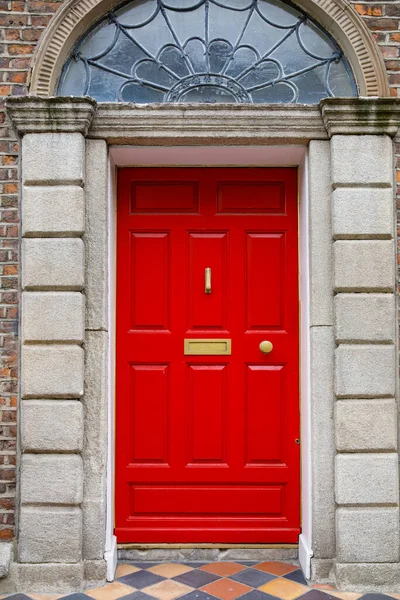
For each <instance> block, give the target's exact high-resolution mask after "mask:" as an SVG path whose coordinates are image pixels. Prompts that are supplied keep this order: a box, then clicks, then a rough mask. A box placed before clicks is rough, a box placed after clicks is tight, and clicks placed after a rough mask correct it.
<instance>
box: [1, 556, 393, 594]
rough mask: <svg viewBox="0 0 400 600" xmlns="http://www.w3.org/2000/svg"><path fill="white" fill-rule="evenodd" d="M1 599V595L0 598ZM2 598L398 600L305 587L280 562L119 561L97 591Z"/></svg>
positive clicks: (295, 571)
mask: <svg viewBox="0 0 400 600" xmlns="http://www.w3.org/2000/svg"><path fill="white" fill-rule="evenodd" d="M3 598H4V597H3ZM6 598H7V600H30V599H33V600H59V599H60V598H62V599H63V600H119V599H120V598H121V599H122V598H123V600H176V599H178V598H179V600H236V599H240V600H277V599H278V600H297V599H298V598H301V600H338V599H340V600H358V599H359V598H360V599H361V598H362V600H391V599H392V598H395V599H396V600H400V594H393V595H392V596H390V595H385V594H354V593H344V592H338V591H336V590H335V589H334V588H333V587H332V586H328V585H319V586H314V587H311V588H310V587H308V586H307V583H306V581H305V580H304V577H303V574H302V572H301V570H300V569H299V567H298V566H296V565H292V564H289V563H283V562H261V563H257V562H213V563H185V564H180V563H179V564H178V563H164V562H163V563H155V562H151V563H150V562H140V563H139V562H138V563H129V564H128V563H123V564H120V565H119V566H118V569H117V574H116V579H115V581H114V582H113V583H109V584H107V585H105V586H104V587H101V588H96V589H91V590H86V591H85V592H84V593H83V592H82V593H76V594H69V595H68V596H61V595H55V594H30V595H25V594H13V595H12V596H6Z"/></svg>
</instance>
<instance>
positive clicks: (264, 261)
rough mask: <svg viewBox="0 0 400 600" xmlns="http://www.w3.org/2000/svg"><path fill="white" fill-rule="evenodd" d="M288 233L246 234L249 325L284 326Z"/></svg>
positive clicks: (251, 327)
mask: <svg viewBox="0 0 400 600" xmlns="http://www.w3.org/2000/svg"><path fill="white" fill-rule="evenodd" d="M285 270H286V265H285V234H284V233H248V234H247V235H246V281H245V289H246V328H247V330H253V331H254V330H257V331H262V330H266V329H282V328H283V327H284V302H283V281H284V280H285Z"/></svg>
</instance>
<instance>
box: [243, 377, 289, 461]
mask: <svg viewBox="0 0 400 600" xmlns="http://www.w3.org/2000/svg"><path fill="white" fill-rule="evenodd" d="M245 385H246V392H245V419H244V434H245V452H246V457H245V463H246V465H247V466H262V465H268V464H271V463H279V462H282V437H283V436H282V433H283V423H282V420H283V409H284V404H285V397H284V393H285V366H284V365H247V368H246V381H245Z"/></svg>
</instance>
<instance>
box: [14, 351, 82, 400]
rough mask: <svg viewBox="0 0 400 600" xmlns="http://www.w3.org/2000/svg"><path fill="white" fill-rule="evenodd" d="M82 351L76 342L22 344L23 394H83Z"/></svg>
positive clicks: (69, 395)
mask: <svg viewBox="0 0 400 600" xmlns="http://www.w3.org/2000/svg"><path fill="white" fill-rule="evenodd" d="M83 360H84V352H83V349H82V348H80V347H79V346H67V345H61V346H58V345H57V346H56V345H50V346H23V347H22V350H21V394H22V397H23V398H79V397H80V396H82V394H83V371H84V363H83Z"/></svg>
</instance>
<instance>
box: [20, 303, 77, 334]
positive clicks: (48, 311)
mask: <svg viewBox="0 0 400 600" xmlns="http://www.w3.org/2000/svg"><path fill="white" fill-rule="evenodd" d="M21 335H22V341H23V342H45V341H49V342H75V343H83V341H84V339H85V298H84V296H83V294H81V293H80V292H23V294H22V327H21Z"/></svg>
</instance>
